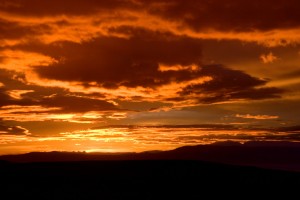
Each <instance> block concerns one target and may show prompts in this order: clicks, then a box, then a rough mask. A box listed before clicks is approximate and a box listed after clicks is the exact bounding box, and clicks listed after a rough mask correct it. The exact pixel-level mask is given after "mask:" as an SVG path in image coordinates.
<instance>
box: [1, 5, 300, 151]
mask: <svg viewBox="0 0 300 200" xmlns="http://www.w3.org/2000/svg"><path fill="white" fill-rule="evenodd" d="M299 10H300V2H299V1H298V0H286V1H282V0H272V1H271V0H261V1H241V0H223V1H219V0H203V1H198V0H189V1H184V0H173V1H169V0H109V1H105V0H78V1H73V0H64V1H60V0H45V1H40V0H26V1H23V0H0V154H13V153H23V152H30V151H87V152H91V151H105V152H107V151H109V152H111V151H112V152H115V151H144V150H164V149H172V148H175V147H179V146H184V145H193V144H206V143H212V142H215V141H226V140H234V141H242V142H243V141H249V140H262V141H265V140H268V141H269V140H271V141H273V140H276V141H283V140H284V141H300V115H299V113H300V66H299V64H300V12H299Z"/></svg>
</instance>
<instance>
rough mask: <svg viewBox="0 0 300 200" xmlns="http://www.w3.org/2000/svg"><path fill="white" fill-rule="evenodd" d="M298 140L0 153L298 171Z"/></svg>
mask: <svg viewBox="0 0 300 200" xmlns="http://www.w3.org/2000/svg"><path fill="white" fill-rule="evenodd" d="M299 155H300V143H293V142H246V143H244V144H241V143H238V142H231V141H228V142H218V143H214V144H210V145H197V146H184V147H179V148H177V149H174V150H170V151H147V152H142V153H133V152H130V153H85V152H57V151H54V152H31V153H27V154H21V155H5V156H0V160H4V161H9V162H65V161H112V160H115V161H117V160H118V161H120V160H197V161H209V162H214V163H225V164H231V165H243V166H256V167H262V168H270V169H282V170H291V171H300V156H299Z"/></svg>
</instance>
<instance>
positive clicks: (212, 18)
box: [140, 0, 300, 31]
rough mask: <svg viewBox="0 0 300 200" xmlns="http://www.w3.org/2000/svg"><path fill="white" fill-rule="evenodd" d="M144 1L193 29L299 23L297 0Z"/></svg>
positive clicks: (261, 27) (249, 28)
mask: <svg viewBox="0 0 300 200" xmlns="http://www.w3.org/2000/svg"><path fill="white" fill-rule="evenodd" d="M140 2H144V1H140ZM145 4H146V5H148V8H149V10H150V11H149V12H151V13H152V14H155V15H159V16H162V17H163V18H166V19H169V20H172V21H181V22H183V24H184V25H186V26H188V27H191V28H193V29H195V30H203V29H206V30H207V29H210V28H213V29H216V30H234V31H253V30H271V29H277V28H298V27H299V24H300V13H299V12H298V10H299V8H300V2H299V1H297V0H289V1H281V0H265V1H240V0H224V1H222V2H220V1H219V0H204V1H198V0H190V1H185V0H175V1H167V0H151V1H147V2H146V1H145ZM149 4H150V5H149ZM151 5H152V6H151Z"/></svg>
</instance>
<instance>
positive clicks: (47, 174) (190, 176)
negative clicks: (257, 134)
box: [0, 142, 300, 199]
mask: <svg viewBox="0 0 300 200" xmlns="http://www.w3.org/2000/svg"><path fill="white" fill-rule="evenodd" d="M299 155H300V145H299V143H290V142H248V143H245V144H239V143H235V142H223V143H215V144H212V145H198V146H186V147H181V148H177V149H175V150H171V151H149V152H142V153H110V154H107V153H92V154H90V153H84V152H48V153H46V152H36V153H28V154H23V155H7V156H1V157H0V160H1V162H0V178H1V188H2V191H3V195H4V194H7V195H10V196H11V198H16V197H22V198H40V199H95V198H100V199H101V198H104V199H124V198H133V197H135V198H139V199H157V198H161V197H165V198H174V197H180V198H183V199H184V198H194V197H197V198H200V197H203V195H207V194H210V195H212V196H214V195H220V194H219V193H210V192H209V191H211V190H216V191H218V190H223V189H226V190H227V193H225V194H224V195H225V196H231V195H233V196H235V195H237V194H235V191H237V190H238V191H239V192H240V191H242V192H249V195H251V194H252V195H253V194H258V193H261V192H262V193H265V194H268V193H270V194H269V195H274V194H276V193H277V192H283V191H286V188H288V190H289V193H288V194H292V193H293V192H295V191H297V190H294V189H293V188H297V186H299V184H300V173H299V171H300V157H299ZM231 190H233V191H232V193H230V192H231ZM15 191H18V192H15Z"/></svg>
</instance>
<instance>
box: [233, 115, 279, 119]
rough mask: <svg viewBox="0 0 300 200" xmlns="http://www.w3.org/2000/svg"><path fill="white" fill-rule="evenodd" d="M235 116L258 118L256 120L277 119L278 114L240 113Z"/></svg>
mask: <svg viewBox="0 0 300 200" xmlns="http://www.w3.org/2000/svg"><path fill="white" fill-rule="evenodd" d="M235 117H238V118H244V119H258V120H268V119H278V118H279V116H275V115H250V114H246V115H241V114H236V115H235Z"/></svg>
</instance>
